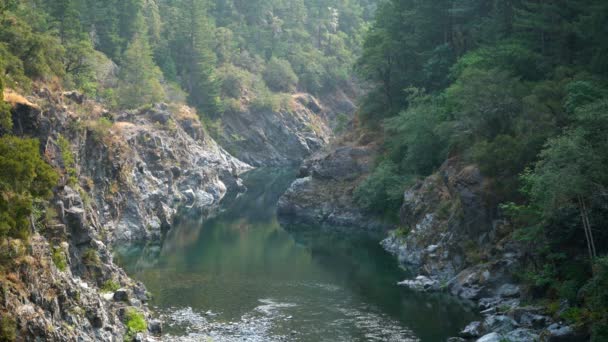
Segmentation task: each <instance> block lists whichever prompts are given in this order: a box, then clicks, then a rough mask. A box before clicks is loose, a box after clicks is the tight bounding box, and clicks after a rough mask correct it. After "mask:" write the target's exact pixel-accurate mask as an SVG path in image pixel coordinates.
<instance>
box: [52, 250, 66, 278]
mask: <svg viewBox="0 0 608 342" xmlns="http://www.w3.org/2000/svg"><path fill="white" fill-rule="evenodd" d="M51 258H52V259H53V263H54V264H55V266H56V267H57V269H59V270H60V271H62V272H63V271H65V270H66V269H67V267H68V260H67V258H66V256H65V253H64V252H63V249H62V248H61V247H52V251H51Z"/></svg>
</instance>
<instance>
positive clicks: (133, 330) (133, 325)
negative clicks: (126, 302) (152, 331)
mask: <svg viewBox="0 0 608 342" xmlns="http://www.w3.org/2000/svg"><path fill="white" fill-rule="evenodd" d="M125 325H126V327H127V333H126V336H125V341H130V340H132V339H133V337H135V335H136V334H137V333H139V332H143V331H146V329H148V324H147V323H146V319H145V318H144V315H143V314H142V313H141V312H139V311H137V309H135V308H128V309H127V311H126V313H125Z"/></svg>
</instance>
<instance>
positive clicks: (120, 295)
mask: <svg viewBox="0 0 608 342" xmlns="http://www.w3.org/2000/svg"><path fill="white" fill-rule="evenodd" d="M113 298H114V301H116V302H127V301H129V292H128V291H127V289H118V290H116V292H114V296H113Z"/></svg>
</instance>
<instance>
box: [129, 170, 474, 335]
mask: <svg viewBox="0 0 608 342" xmlns="http://www.w3.org/2000/svg"><path fill="white" fill-rule="evenodd" d="M293 176H294V175H293V172H292V171H281V170H257V171H254V172H252V173H250V174H248V175H247V177H246V184H247V186H248V188H249V190H248V191H247V193H245V194H242V195H240V196H234V197H233V198H229V199H227V200H226V202H225V203H224V208H225V210H224V211H223V212H220V213H219V214H218V215H217V216H216V217H214V218H210V219H206V220H203V219H201V217H202V216H201V215H199V214H196V213H194V214H192V213H189V214H185V213H184V214H182V215H180V217H179V218H180V219H179V221H178V222H176V227H175V228H174V229H173V230H172V231H171V232H170V233H169V234H168V235H167V237H166V239H165V241H164V242H163V244H162V246H160V245H146V246H123V247H121V248H118V249H117V251H118V253H117V260H118V261H119V263H121V264H122V265H123V266H124V267H125V268H126V270H127V272H128V273H130V274H131V275H132V276H134V277H135V278H137V279H140V280H142V281H143V282H144V283H145V284H146V285H147V287H148V289H149V290H150V291H151V292H152V293H153V295H154V300H153V305H154V306H155V307H156V308H157V310H158V311H159V312H161V313H162V314H163V315H165V317H166V318H167V319H169V320H170V321H171V322H173V325H172V326H171V327H169V330H168V331H169V333H171V334H173V335H177V336H182V339H184V340H188V338H190V339H193V340H196V339H200V338H201V337H202V336H211V337H213V339H214V340H215V341H233V340H238V341H242V340H246V341H250V340H251V341H257V340H259V341H274V340H276V341H280V340H289V341H341V340H344V341H357V340H360V341H367V340H381V341H390V340H395V341H405V340H418V339H419V340H422V341H438V340H442V339H445V337H447V336H449V335H453V334H455V333H457V332H458V330H459V329H461V328H462V326H463V325H464V324H465V323H466V321H467V320H470V319H472V318H473V314H472V313H470V312H468V311H467V309H466V308H465V307H463V306H462V305H460V303H457V302H455V301H453V300H452V299H451V298H449V297H446V296H442V295H421V294H416V293H412V292H410V291H407V290H406V289H403V288H400V287H397V286H396V285H395V284H396V282H397V281H399V280H402V279H403V278H404V277H405V276H406V272H405V271H404V270H402V269H400V268H399V267H398V265H397V264H396V262H395V260H394V258H392V257H391V256H389V255H387V253H385V252H384V251H383V250H382V249H381V248H380V246H379V245H378V242H377V241H378V240H377V239H374V238H371V237H370V236H363V235H356V234H344V233H332V232H330V231H323V232H321V231H319V230H315V229H289V230H290V231H291V233H289V232H287V231H286V230H284V229H283V228H281V227H280V225H279V223H278V222H277V219H276V215H275V205H276V202H277V200H278V197H279V196H280V195H281V193H282V192H283V191H284V190H285V189H286V187H287V186H288V185H289V183H290V182H291V180H292V179H293ZM289 228H294V227H289Z"/></svg>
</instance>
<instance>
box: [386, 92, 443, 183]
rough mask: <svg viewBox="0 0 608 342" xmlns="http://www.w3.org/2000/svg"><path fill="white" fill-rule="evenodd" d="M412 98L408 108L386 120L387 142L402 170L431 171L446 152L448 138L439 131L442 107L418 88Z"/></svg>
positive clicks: (427, 173) (393, 158) (410, 171)
mask: <svg viewBox="0 0 608 342" xmlns="http://www.w3.org/2000/svg"><path fill="white" fill-rule="evenodd" d="M409 101H410V102H411V103H412V105H411V106H410V107H409V108H408V109H407V110H405V111H402V112H401V113H400V114H399V115H397V116H395V117H393V118H390V119H387V120H385V122H384V129H385V135H386V137H387V139H386V143H385V146H386V148H387V150H388V154H389V157H390V158H391V160H392V161H394V162H395V163H396V164H397V165H398V166H399V168H400V170H401V172H404V173H406V174H415V175H429V174H431V173H432V172H433V170H434V169H435V168H436V167H437V166H439V165H440V164H441V163H442V162H443V160H444V158H445V154H446V147H447V141H446V139H445V138H444V136H442V134H440V132H439V125H440V123H441V120H442V118H443V116H444V113H443V109H442V108H441V107H440V105H439V104H437V103H436V102H434V101H433V99H432V98H431V97H429V96H424V95H421V94H419V93H418V91H417V90H412V95H411V96H410V100H409Z"/></svg>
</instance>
